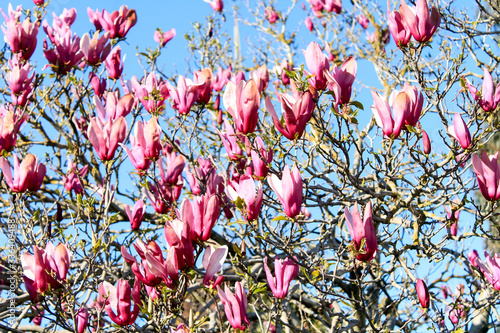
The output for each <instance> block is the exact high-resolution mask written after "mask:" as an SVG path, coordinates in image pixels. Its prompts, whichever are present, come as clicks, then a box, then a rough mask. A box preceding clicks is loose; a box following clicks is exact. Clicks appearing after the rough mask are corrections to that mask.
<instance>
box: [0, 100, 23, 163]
mask: <svg viewBox="0 0 500 333" xmlns="http://www.w3.org/2000/svg"><path fill="white" fill-rule="evenodd" d="M24 121H25V118H24V117H23V118H19V117H18V116H17V115H16V113H15V112H14V110H7V109H6V108H5V107H4V106H3V105H2V106H1V107H0V154H2V151H4V150H5V151H11V150H12V149H14V146H15V145H16V142H17V133H18V132H19V127H20V126H21V125H22V123H23V122H24Z"/></svg>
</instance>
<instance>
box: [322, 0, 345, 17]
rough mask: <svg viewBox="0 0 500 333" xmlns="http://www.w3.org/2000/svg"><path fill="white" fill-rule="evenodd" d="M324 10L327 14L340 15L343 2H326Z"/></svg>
mask: <svg viewBox="0 0 500 333" xmlns="http://www.w3.org/2000/svg"><path fill="white" fill-rule="evenodd" d="M324 2H325V4H324V8H325V10H326V11H327V12H332V11H333V12H335V13H337V14H340V12H341V11H342V0H324Z"/></svg>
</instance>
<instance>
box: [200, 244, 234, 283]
mask: <svg viewBox="0 0 500 333" xmlns="http://www.w3.org/2000/svg"><path fill="white" fill-rule="evenodd" d="M227 252H228V247H227V246H226V245H223V246H220V247H218V248H217V249H215V248H214V247H213V246H212V245H210V246H208V247H207V248H206V249H205V253H204V254H203V262H202V263H203V267H204V268H205V277H204V278H203V285H204V286H205V287H207V288H216V287H218V286H220V284H221V283H222V282H223V281H224V276H222V275H219V276H218V277H217V278H216V277H215V274H216V273H217V272H219V271H221V270H222V266H223V265H224V261H225V260H226V257H227Z"/></svg>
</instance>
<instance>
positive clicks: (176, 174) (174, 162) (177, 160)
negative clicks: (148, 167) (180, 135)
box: [157, 151, 186, 185]
mask: <svg viewBox="0 0 500 333" xmlns="http://www.w3.org/2000/svg"><path fill="white" fill-rule="evenodd" d="M163 163H165V165H166V166H167V169H166V173H165V171H164V170H165V169H164V167H163ZM157 165H158V170H159V172H160V177H161V179H162V180H163V181H164V182H166V183H168V184H171V185H176V184H178V183H179V181H182V175H181V173H182V171H183V170H184V167H185V166H186V159H185V158H184V156H182V155H180V154H177V153H176V152H175V151H172V152H170V153H166V154H165V156H164V157H163V158H161V159H159V160H158V163H157Z"/></svg>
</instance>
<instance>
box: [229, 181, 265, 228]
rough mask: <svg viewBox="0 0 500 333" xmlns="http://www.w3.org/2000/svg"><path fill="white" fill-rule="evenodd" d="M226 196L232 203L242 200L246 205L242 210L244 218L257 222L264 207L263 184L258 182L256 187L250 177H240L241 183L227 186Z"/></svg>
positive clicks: (234, 182) (232, 183) (233, 182)
mask: <svg viewBox="0 0 500 333" xmlns="http://www.w3.org/2000/svg"><path fill="white" fill-rule="evenodd" d="M226 194H227V196H228V197H229V198H230V199H231V201H233V202H234V201H237V200H238V198H241V199H242V200H243V202H244V203H245V206H244V207H243V210H242V215H243V218H244V219H246V220H247V221H251V220H255V219H257V217H258V216H259V213H260V208H261V207H262V197H263V190H262V183H261V182H258V183H257V187H255V182H254V180H253V178H252V177H251V176H249V175H243V176H241V177H240V179H239V182H236V181H232V182H231V183H230V184H228V185H227V186H226Z"/></svg>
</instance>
